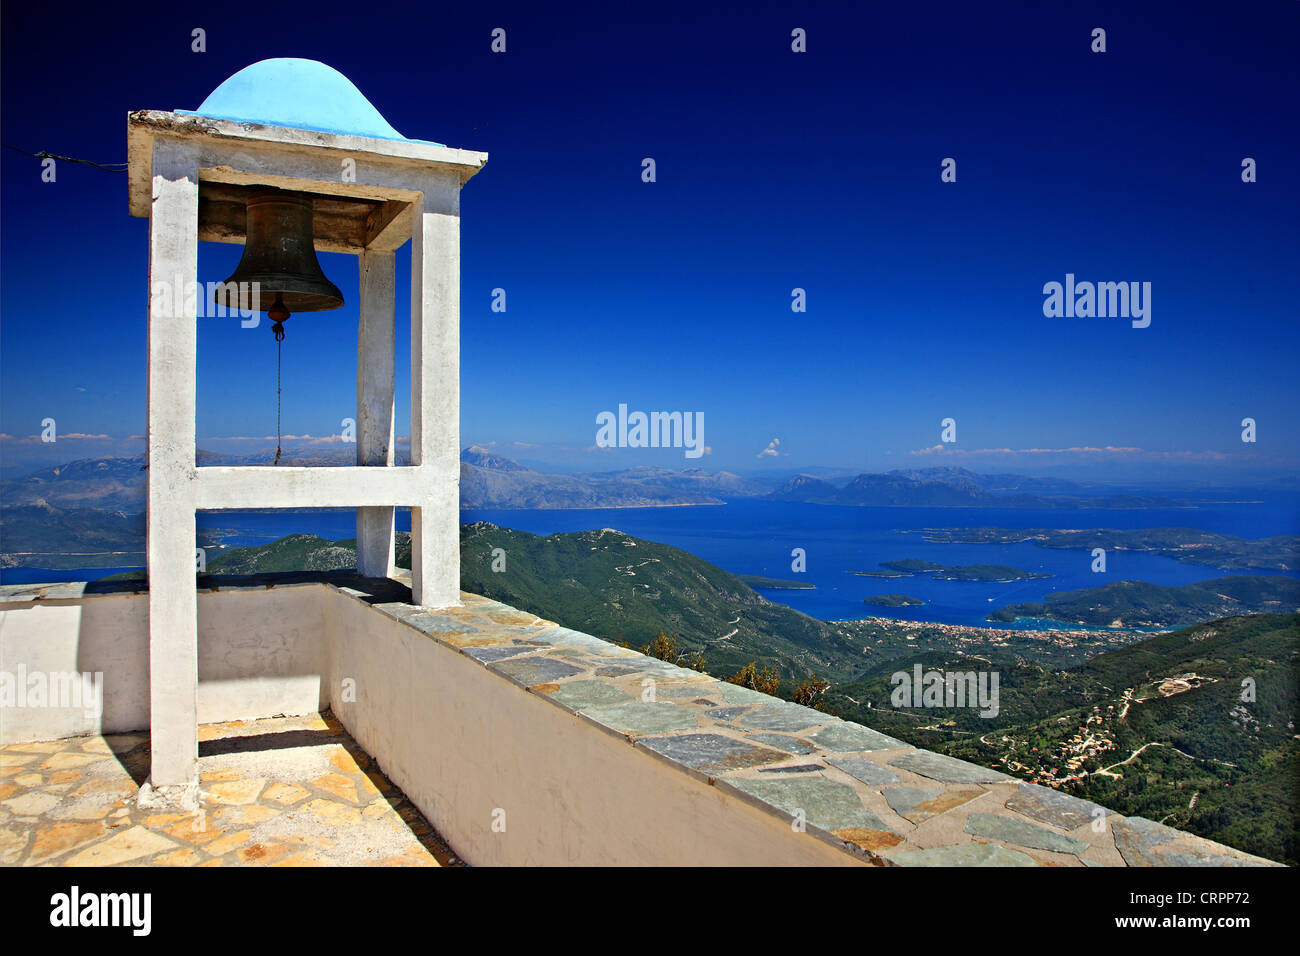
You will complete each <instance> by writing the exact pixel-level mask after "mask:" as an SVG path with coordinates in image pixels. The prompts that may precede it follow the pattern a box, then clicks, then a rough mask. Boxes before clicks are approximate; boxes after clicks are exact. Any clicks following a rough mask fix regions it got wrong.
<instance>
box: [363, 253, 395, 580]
mask: <svg viewBox="0 0 1300 956" xmlns="http://www.w3.org/2000/svg"><path fill="white" fill-rule="evenodd" d="M357 263H358V266H359V268H360V271H361V323H360V326H359V328H358V330H357V464H358V465H376V466H380V467H383V466H390V465H392V464H393V453H394V449H393V377H394V375H395V373H396V368H395V353H394V337H395V331H396V323H397V300H396V296H395V291H394V290H395V284H396V257H395V256H394V254H393V253H392V252H376V251H371V250H367V251H365V252H363V253H361V254H360V255H358V256H357ZM393 512H394V509H393V508H391V507H388V508H358V509H357V571H359V572H360V573H361V574H364V575H366V576H368V577H376V578H386V577H388V576H389V575H390V574H391V573H392V571H393Z"/></svg>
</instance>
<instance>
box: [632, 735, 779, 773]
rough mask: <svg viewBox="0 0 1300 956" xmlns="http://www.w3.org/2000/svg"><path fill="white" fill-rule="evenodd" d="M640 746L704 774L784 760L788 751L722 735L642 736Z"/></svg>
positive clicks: (638, 742)
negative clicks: (758, 745) (772, 748)
mask: <svg viewBox="0 0 1300 956" xmlns="http://www.w3.org/2000/svg"><path fill="white" fill-rule="evenodd" d="M637 745H638V746H641V747H645V748H646V749H647V750H653V751H654V752H655V753H657V754H661V755H663V756H665V757H667V758H668V759H670V760H673V761H676V762H677V763H680V764H685V765H686V766H688V767H691V768H692V769H695V770H700V771H703V772H705V773H710V774H714V773H725V772H727V771H729V770H742V769H744V768H745V767H753V766H756V765H758V764H763V763H771V762H772V761H773V760H784V759H785V754H783V753H781V752H779V751H776V750H769V749H767V748H766V747H755V746H753V745H752V744H749V743H746V742H745V741H743V740H737V739H736V738H734V737H724V736H722V735H721V734H680V735H678V736H676V737H642V738H640V739H639V740H638V741H637Z"/></svg>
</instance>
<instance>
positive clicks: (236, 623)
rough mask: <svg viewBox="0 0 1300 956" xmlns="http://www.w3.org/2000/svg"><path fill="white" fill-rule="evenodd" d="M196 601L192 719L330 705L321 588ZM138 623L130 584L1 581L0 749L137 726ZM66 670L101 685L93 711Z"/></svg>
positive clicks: (141, 657)
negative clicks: (3, 684)
mask: <svg viewBox="0 0 1300 956" xmlns="http://www.w3.org/2000/svg"><path fill="white" fill-rule="evenodd" d="M198 603H199V694H198V713H199V721H200V722H201V723H219V722H221V721H226V720H245V719H252V718H257V717H278V716H297V715H302V714H311V713H315V712H317V711H319V710H320V709H322V708H323V707H325V706H327V705H328V699H327V697H326V696H325V693H324V689H323V687H322V684H321V674H322V673H324V670H325V667H326V663H327V659H328V658H327V652H328V648H329V641H328V639H327V638H326V634H327V631H328V629H327V627H326V613H325V612H326V609H327V608H326V599H325V597H324V591H323V589H322V586H321V584H319V583H316V582H312V583H306V582H304V583H300V584H297V585H295V584H293V583H289V582H286V583H284V584H283V585H279V586H276V587H274V588H267V587H265V586H253V587H244V588H233V589H225V588H220V589H211V588H208V589H204V590H201V591H200V592H199V596H198ZM148 621H149V602H148V598H147V595H146V594H145V592H144V590H143V589H142V588H140V587H138V586H132V585H126V586H98V587H97V586H96V585H93V584H90V585H87V584H51V585H16V586H7V587H0V674H8V675H10V677H9V678H8V679H9V680H11V681H13V682H15V684H19V685H20V686H16V687H15V688H14V689H15V691H16V692H17V693H18V695H19V700H18V701H16V702H15V703H16V704H17V706H8V707H3V708H2V709H0V745H2V744H11V743H23V742H26V741H32V740H58V739H61V738H63V737H75V736H80V735H83V734H98V733H105V734H112V733H125V732H128V731H133V730H147V729H148V728H149V628H148ZM73 675H89V681H90V683H91V685H92V686H93V685H94V684H95V683H98V682H100V681H102V684H101V687H102V694H101V697H102V708H97V707H96V706H94V704H95V702H94V701H93V700H88V699H87V697H93V695H87V694H85V693H84V691H85V689H86V682H85V681H78V682H75V683H76V686H75V687H74V686H73V683H74V682H73ZM96 675H101V676H100V677H99V678H97V677H96ZM78 694H79V695H81V696H80V697H79V698H78V697H77V696H76V695H78ZM56 698H57V699H58V700H60V701H67V702H68V703H69V704H70V706H57V705H55V703H56ZM33 704H41V706H30V705H33ZM52 705H54V706H52Z"/></svg>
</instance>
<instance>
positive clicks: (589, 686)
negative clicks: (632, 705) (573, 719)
mask: <svg viewBox="0 0 1300 956" xmlns="http://www.w3.org/2000/svg"><path fill="white" fill-rule="evenodd" d="M546 696H548V697H550V698H551V699H552V700H558V701H559V702H560V703H561V704H563V705H564V706H566V707H570V708H572V709H573V710H583V709H584V708H587V707H598V706H600V705H601V704H622V703H626V702H627V701H630V700H632V699H633V698H632V697H631V696H629V695H628V694H625V693H623V691H621V690H619V689H618V688H617V687H614V686H612V685H610V684H607V683H605V682H604V681H603V680H573V681H569V682H568V683H567V684H561V685H560V686H559V687H558V688H557V689H556V690H553V691H551V692H550V693H549V694H547V695H546Z"/></svg>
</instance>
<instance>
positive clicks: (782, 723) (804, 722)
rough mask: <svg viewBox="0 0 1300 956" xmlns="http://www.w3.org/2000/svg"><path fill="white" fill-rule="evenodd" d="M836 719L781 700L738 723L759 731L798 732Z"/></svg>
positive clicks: (739, 720) (741, 719)
mask: <svg viewBox="0 0 1300 956" xmlns="http://www.w3.org/2000/svg"><path fill="white" fill-rule="evenodd" d="M834 719H835V718H834V717H832V716H831V715H830V714H823V713H822V712H821V711H819V710H813V709H812V708H811V707H803V706H801V705H799V704H791V703H787V702H786V701H783V700H780V701H774V702H772V703H770V704H768V705H767V706H766V707H761V708H759V709H758V710H756V711H754V712H753V713H752V714H747V715H746V716H744V717H741V718H739V719H738V720H737V723H741V724H744V725H745V726H746V727H756V728H757V729H759V730H790V731H797V730H807V729H808V728H809V727H816V726H817V725H818V724H824V723H826V722H827V721H831V720H834Z"/></svg>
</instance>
